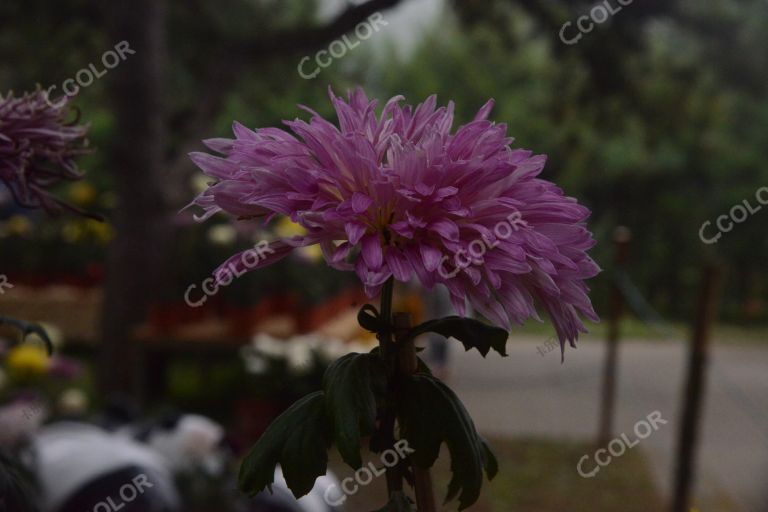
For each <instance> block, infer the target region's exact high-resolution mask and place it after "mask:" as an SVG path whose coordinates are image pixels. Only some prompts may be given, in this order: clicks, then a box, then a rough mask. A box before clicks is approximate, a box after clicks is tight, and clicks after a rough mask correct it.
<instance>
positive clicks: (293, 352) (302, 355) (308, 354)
mask: <svg viewBox="0 0 768 512" xmlns="http://www.w3.org/2000/svg"><path fill="white" fill-rule="evenodd" d="M287 345H288V352H287V354H286V359H287V361H288V368H289V369H290V370H291V371H292V372H293V373H297V374H302V373H306V372H308V371H309V369H310V368H311V365H312V354H313V349H312V344H311V342H310V340H308V339H306V338H302V337H296V338H293V339H292V340H291V341H289V342H288V343H287Z"/></svg>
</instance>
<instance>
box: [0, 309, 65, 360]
mask: <svg viewBox="0 0 768 512" xmlns="http://www.w3.org/2000/svg"><path fill="white" fill-rule="evenodd" d="M0 324H8V325H11V326H13V327H15V328H16V329H18V330H20V331H21V338H22V340H25V339H26V338H27V336H29V335H30V334H37V335H38V336H40V339H41V340H43V343H45V348H46V349H48V355H50V354H53V343H51V338H49V337H48V333H47V332H45V329H43V328H42V327H41V326H40V325H38V324H32V323H29V322H25V321H24V320H17V319H15V318H8V317H5V316H0Z"/></svg>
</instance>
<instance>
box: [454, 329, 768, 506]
mask: <svg viewBox="0 0 768 512" xmlns="http://www.w3.org/2000/svg"><path fill="white" fill-rule="evenodd" d="M544 341H545V338H544V337H541V338H538V339H533V338H527V339H513V340H512V341H511V342H510V344H509V346H510V349H509V353H510V356H509V357H508V358H504V359H502V358H500V357H498V356H495V355H491V356H489V360H488V361H484V360H483V359H482V358H481V357H480V355H479V354H477V352H474V351H473V352H470V353H464V352H463V350H461V348H460V346H459V348H458V349H456V350H453V352H452V356H453V357H452V373H451V375H452V380H451V384H452V385H453V386H454V388H455V389H456V390H457V393H458V394H459V396H460V397H461V398H462V400H464V401H465V404H466V405H467V408H468V409H469V410H470V412H471V413H472V415H473V416H474V418H475V421H476V423H477V424H478V427H479V429H480V430H481V431H482V432H484V433H486V434H487V435H513V436H519V435H535V436H550V437H558V438H561V437H565V438H570V439H575V440H591V439H593V438H594V435H595V432H596V429H597V417H598V400H599V384H600V375H601V368H602V361H603V356H604V353H603V344H602V343H598V342H582V344H581V346H580V347H579V349H578V350H575V351H574V350H569V351H567V352H566V361H565V363H564V364H562V365H561V364H560V352H559V349H556V350H554V351H552V352H549V353H547V354H546V355H544V356H542V355H540V354H539V353H538V352H537V347H538V346H543V345H544ZM457 345H458V344H457ZM454 348H456V345H454ZM684 373H685V350H684V344H683V343H681V342H679V341H668V342H639V341H628V342H625V343H623V344H622V347H621V351H620V366H619V379H620V385H619V392H618V399H617V400H618V402H617V408H618V410H617V418H616V429H617V433H627V434H628V435H631V433H632V432H633V428H634V426H635V424H636V423H637V422H638V421H639V420H641V419H642V418H644V417H646V416H647V415H648V414H649V413H651V412H653V411H657V410H658V411H660V412H661V414H662V417H663V418H665V419H669V424H668V425H664V426H662V427H661V428H660V429H659V431H658V432H656V433H654V434H653V435H651V436H650V437H649V438H647V439H646V440H644V441H642V443H641V445H640V447H641V448H642V449H643V450H644V452H645V453H646V454H647V455H648V456H649V458H650V461H651V464H652V467H653V471H654V477H655V479H656V481H657V484H658V486H659V488H660V489H661V490H662V492H664V493H665V495H667V496H668V494H669V490H670V487H671V482H672V477H671V475H672V473H673V454H674V448H675V446H676V439H677V432H678V429H679V422H678V417H679V411H680V398H681V395H682V390H683V376H684ZM707 386H708V394H707V397H706V400H705V415H704V425H703V432H702V439H701V452H700V454H699V456H700V459H699V462H700V464H699V477H700V478H699V479H698V485H697V495H698V496H699V498H700V499H701V500H702V503H711V502H712V500H713V499H716V498H717V497H718V496H720V497H722V496H723V495H724V494H725V495H728V496H729V497H730V498H731V499H732V500H733V502H734V503H735V504H736V505H737V506H738V507H739V508H740V509H741V510H742V511H743V512H767V511H768V348H761V347H759V346H734V345H729V346H718V347H716V348H715V350H714V351H713V357H712V364H711V366H710V372H709V377H708V383H707ZM593 465H594V464H593ZM702 512H707V509H702ZM718 512H719V511H718Z"/></svg>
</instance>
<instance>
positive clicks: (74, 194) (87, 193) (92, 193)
mask: <svg viewBox="0 0 768 512" xmlns="http://www.w3.org/2000/svg"><path fill="white" fill-rule="evenodd" d="M69 199H70V200H71V201H72V202H73V203H75V204H77V205H80V206H85V205H88V204H90V203H92V202H93V201H94V200H95V199H96V189H95V188H94V187H93V185H91V184H90V183H87V182H85V181H78V182H77V183H74V184H72V185H71V186H70V187H69Z"/></svg>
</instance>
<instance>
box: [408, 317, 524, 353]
mask: <svg viewBox="0 0 768 512" xmlns="http://www.w3.org/2000/svg"><path fill="white" fill-rule="evenodd" d="M427 332H435V333H437V334H440V335H441V336H445V337H446V338H448V337H452V338H456V339H457V340H459V341H460V342H461V343H462V344H463V345H464V348H465V349H466V350H470V349H472V348H476V349H477V350H478V351H479V352H480V353H481V354H482V355H483V357H485V356H487V355H488V352H490V350H491V349H493V350H495V351H496V352H498V353H499V354H501V355H502V356H504V357H506V355H507V349H506V345H507V338H509V333H508V332H507V331H506V330H504V329H502V328H501V327H495V326H493V325H488V324H486V323H483V322H481V321H479V320H475V319H474V318H464V317H460V316H448V317H445V318H440V319H438V320H430V321H429V322H424V323H423V324H420V325H417V326H416V327H414V328H413V329H412V330H411V332H410V335H411V337H413V338H415V337H416V336H419V335H420V334H424V333H427Z"/></svg>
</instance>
